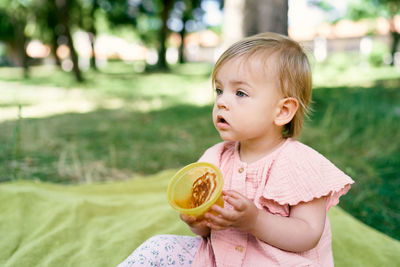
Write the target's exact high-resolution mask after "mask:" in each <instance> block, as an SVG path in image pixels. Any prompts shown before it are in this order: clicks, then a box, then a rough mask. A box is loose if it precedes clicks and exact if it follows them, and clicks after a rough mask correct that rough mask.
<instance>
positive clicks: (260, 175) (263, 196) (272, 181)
mask: <svg viewBox="0 0 400 267" xmlns="http://www.w3.org/2000/svg"><path fill="white" fill-rule="evenodd" d="M199 161H202V162H209V163H212V164H214V165H216V166H218V167H219V168H220V169H221V172H222V174H223V176H224V190H236V191H238V192H239V193H241V194H243V195H245V196H246V197H248V198H249V199H251V200H253V201H254V204H255V205H256V206H257V207H258V208H259V209H263V210H265V212H270V213H273V214H277V215H280V216H289V213H290V212H289V207H290V206H293V205H296V204H298V203H299V202H308V201H311V200H312V199H314V198H319V197H322V196H326V197H327V205H326V209H327V210H329V208H330V207H332V206H334V205H336V204H337V203H338V202H339V197H340V196H341V195H343V194H346V193H347V191H348V190H349V189H350V184H352V183H354V181H353V180H352V179H351V178H350V177H349V176H347V175H346V174H344V173H343V172H342V171H341V170H339V169H338V168H337V167H336V166H334V165H333V164H332V163H331V162H330V161H329V160H327V159H326V158H325V157H323V156H322V155H321V154H319V153H318V152H316V151H315V150H313V149H312V148H310V147H308V146H306V145H304V144H302V143H300V142H298V141H295V140H292V139H287V140H286V141H285V143H284V144H283V145H282V146H280V147H279V148H278V149H276V150H275V151H274V152H272V153H271V154H269V155H267V156H265V157H264V158H262V159H260V160H258V161H256V162H253V163H249V164H247V163H245V162H242V161H241V160H240V158H239V153H238V143H237V142H222V143H219V144H217V145H215V146H213V147H211V148H209V149H208V150H207V151H206V152H205V153H204V155H203V156H202V157H201V158H200V159H199ZM225 206H226V207H228V208H231V207H229V206H230V205H229V204H228V203H225ZM192 266H218V267H222V266H235V267H237V266H249V267H252V266H333V256H332V248H331V229H330V224H329V219H328V218H327V219H326V223H325V229H324V232H323V234H322V237H321V239H320V241H319V243H318V244H317V246H316V247H315V248H313V249H311V250H309V251H305V252H302V253H293V252H287V251H283V250H281V249H278V248H276V247H273V246H271V245H268V244H267V243H265V242H263V241H261V240H258V239H257V238H255V237H254V236H253V235H251V234H249V233H247V232H242V231H239V230H236V229H227V230H223V231H211V235H210V237H208V238H203V239H202V242H201V245H200V247H199V250H198V252H197V254H196V256H195V258H194V262H193V265H192Z"/></svg>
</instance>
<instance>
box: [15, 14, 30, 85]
mask: <svg viewBox="0 0 400 267" xmlns="http://www.w3.org/2000/svg"><path fill="white" fill-rule="evenodd" d="M11 23H12V24H13V26H14V27H13V28H14V35H15V37H16V47H17V51H18V61H17V65H18V66H21V67H22V69H23V75H24V78H28V77H29V62H28V61H29V58H28V55H27V54H26V44H27V37H26V35H25V24H26V22H25V21H23V20H21V19H19V18H18V17H14V16H12V17H11Z"/></svg>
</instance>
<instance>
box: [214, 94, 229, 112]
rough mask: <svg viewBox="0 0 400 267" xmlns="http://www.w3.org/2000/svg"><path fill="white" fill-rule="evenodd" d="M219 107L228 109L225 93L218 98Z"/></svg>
mask: <svg viewBox="0 0 400 267" xmlns="http://www.w3.org/2000/svg"><path fill="white" fill-rule="evenodd" d="M216 104H217V107H218V108H220V109H228V104H227V99H226V97H224V95H220V96H218V97H217V99H216Z"/></svg>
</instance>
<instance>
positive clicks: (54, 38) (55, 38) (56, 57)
mask: <svg viewBox="0 0 400 267" xmlns="http://www.w3.org/2000/svg"><path fill="white" fill-rule="evenodd" d="M52 35H53V36H52V38H51V43H52V48H53V49H51V53H52V54H53V57H54V59H55V61H56V66H57V67H61V60H60V58H59V57H58V55H57V48H58V43H57V38H58V35H56V34H55V33H54V32H53V34H52Z"/></svg>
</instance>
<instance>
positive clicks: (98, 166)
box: [0, 62, 400, 239]
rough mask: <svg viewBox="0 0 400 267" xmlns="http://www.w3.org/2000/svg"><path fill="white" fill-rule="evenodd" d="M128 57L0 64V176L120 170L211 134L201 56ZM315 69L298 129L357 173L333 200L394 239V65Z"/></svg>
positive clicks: (161, 162)
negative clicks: (157, 65) (309, 104)
mask: <svg viewBox="0 0 400 267" xmlns="http://www.w3.org/2000/svg"><path fill="white" fill-rule="evenodd" d="M132 69H133V68H132V66H129V65H123V64H121V63H117V62H113V63H111V64H110V65H109V66H108V68H107V69H104V70H102V71H101V72H99V73H96V72H86V73H85V77H86V82H85V83H84V84H77V83H76V82H75V81H74V80H73V78H72V76H71V75H70V74H68V73H62V72H60V71H57V70H55V69H53V68H49V67H39V68H36V69H34V70H32V76H31V78H29V79H27V80H23V79H22V78H20V73H19V72H18V70H16V69H10V68H0V92H1V97H0V110H1V112H0V181H9V180H16V179H29V180H42V181H49V182H55V183H65V184H70V183H93V182H101V181H111V180H121V179H129V178H131V177H135V175H138V174H153V173H157V172H159V171H161V170H165V169H171V168H179V167H181V166H183V165H186V164H188V163H190V162H193V161H196V160H197V159H198V158H199V156H200V155H201V154H202V153H203V151H204V150H205V149H206V148H207V147H209V146H211V145H212V144H214V143H216V142H219V140H220V139H219V137H218V134H217V133H216V131H215V130H214V129H213V126H212V123H211V119H210V118H211V102H210V101H211V99H212V93H211V89H210V82H209V75H210V71H211V68H210V66H209V65H207V64H200V65H199V64H187V65H184V66H177V67H174V68H173V70H172V72H171V73H157V72H153V73H147V74H140V73H135V72H134V71H133V70H132ZM315 70H316V73H315V75H314V77H315V82H316V83H315V89H314V91H313V101H314V103H313V109H314V112H313V113H312V114H311V116H310V118H309V119H308V120H307V121H306V125H305V129H304V132H303V135H302V137H301V141H303V142H304V143H306V144H308V145H310V146H312V147H313V148H315V149H316V150H318V151H319V152H321V153H322V154H324V155H325V156H326V157H327V158H329V159H330V160H331V161H332V162H334V163H335V164H336V165H337V166H339V167H340V168H341V169H342V170H344V171H345V172H346V173H348V174H349V175H350V176H351V177H353V179H354V180H355V181H356V184H355V185H354V186H353V187H352V189H351V191H350V192H349V194H348V195H346V196H345V197H343V198H342V201H341V207H342V208H344V209H345V210H347V211H348V212H350V213H351V214H352V215H353V216H355V217H357V218H359V219H361V220H362V221H363V222H365V223H367V224H368V225H371V226H373V227H374V228H376V229H378V230H380V231H382V232H384V233H386V234H388V235H390V236H392V237H394V238H396V239H400V233H399V232H398V231H396V230H398V229H396V227H397V226H398V225H400V215H399V213H398V211H399V210H400V180H399V179H398V178H399V173H400V142H399V137H400V124H399V123H398V121H399V117H400V106H399V103H400V72H399V70H395V69H391V68H381V69H361V70H359V73H358V74H359V75H357V73H356V72H355V69H354V68H348V69H345V70H343V69H342V70H332V69H325V68H322V67H321V68H318V67H315ZM324 73H325V74H326V75H325V74H324ZM360 74H361V75H360ZM360 76H362V77H360ZM323 77H327V78H326V79H325V80H324V79H323ZM351 77H356V78H354V79H351ZM345 85H346V86H345ZM18 107H20V108H18Z"/></svg>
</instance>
